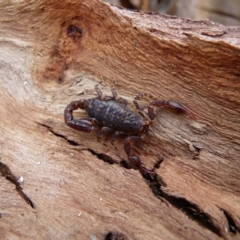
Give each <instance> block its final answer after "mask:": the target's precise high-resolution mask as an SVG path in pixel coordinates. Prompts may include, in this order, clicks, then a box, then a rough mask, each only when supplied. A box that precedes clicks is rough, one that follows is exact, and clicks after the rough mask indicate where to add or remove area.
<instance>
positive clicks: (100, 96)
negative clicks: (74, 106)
mask: <svg viewBox="0 0 240 240" xmlns="http://www.w3.org/2000/svg"><path fill="white" fill-rule="evenodd" d="M95 90H96V92H97V95H98V97H99V98H100V99H101V100H102V101H110V100H115V101H118V102H120V103H123V104H125V105H127V101H126V100H125V99H123V98H121V97H118V96H117V92H116V90H115V88H114V87H111V92H112V96H103V93H102V91H101V90H100V88H99V87H98V85H96V86H95Z"/></svg>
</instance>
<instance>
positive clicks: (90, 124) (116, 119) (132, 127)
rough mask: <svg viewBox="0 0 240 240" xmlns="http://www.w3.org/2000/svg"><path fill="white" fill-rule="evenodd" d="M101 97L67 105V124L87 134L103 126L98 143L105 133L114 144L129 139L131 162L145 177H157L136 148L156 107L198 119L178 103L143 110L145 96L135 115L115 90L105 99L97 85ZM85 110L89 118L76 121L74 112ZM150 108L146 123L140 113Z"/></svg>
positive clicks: (163, 102)
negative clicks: (121, 138)
mask: <svg viewBox="0 0 240 240" xmlns="http://www.w3.org/2000/svg"><path fill="white" fill-rule="evenodd" d="M95 91H96V92H97V97H94V98H90V99H82V100H78V101H73V102H71V103H70V104H68V105H67V107H66V108H65V111H64V120H65V123H66V124H67V125H68V126H69V127H71V128H73V129H76V130H79V131H83V132H91V130H92V129H93V128H94V126H95V125H97V126H98V127H100V131H99V133H98V140H100V138H101V136H102V135H103V134H112V141H114V139H115V138H116V137H126V138H125V140H124V150H125V152H126V154H127V157H128V160H129V162H130V163H131V164H132V165H133V167H134V168H135V169H138V170H139V171H140V172H141V173H142V175H150V176H155V172H154V171H152V170H148V169H147V168H145V167H144V166H143V165H142V163H141V160H140V158H139V157H138V156H136V155H134V154H132V148H133V145H136V146H137V145H138V144H139V143H140V142H141V141H142V139H143V137H144V136H145V135H146V133H147V132H148V130H149V127H150V126H151V125H152V124H153V120H154V118H155V116H156V114H155V111H154V108H155V107H167V108H170V109H173V110H176V111H177V112H180V113H184V114H186V115H188V116H189V117H190V118H192V119H194V114H193V113H192V112H191V111H190V110H189V109H188V108H186V107H184V106H183V105H181V104H180V103H178V102H175V101H171V100H170V101H166V100H161V99H159V100H154V101H152V102H150V103H149V104H148V106H147V107H144V108H141V107H140V106H139V105H138V103H137V100H140V99H141V98H142V97H143V95H142V94H139V95H137V96H136V97H135V98H134V101H133V103H134V105H135V107H136V108H137V110H139V111H138V112H135V111H133V110H131V109H130V108H129V107H128V106H127V104H128V103H127V101H126V100H125V99H123V98H121V97H118V95H117V92H116V91H115V89H114V88H113V87H112V88H111V92H112V96H103V93H102V91H101V90H100V88H99V87H98V85H96V86H95ZM79 108H80V109H85V111H86V112H87V113H88V117H86V118H82V119H75V118H74V117H73V111H74V110H77V109H79ZM145 108H147V114H148V118H149V119H148V120H147V121H146V120H144V119H143V117H142V116H141V115H140V114H139V112H140V111H142V110H143V109H145Z"/></svg>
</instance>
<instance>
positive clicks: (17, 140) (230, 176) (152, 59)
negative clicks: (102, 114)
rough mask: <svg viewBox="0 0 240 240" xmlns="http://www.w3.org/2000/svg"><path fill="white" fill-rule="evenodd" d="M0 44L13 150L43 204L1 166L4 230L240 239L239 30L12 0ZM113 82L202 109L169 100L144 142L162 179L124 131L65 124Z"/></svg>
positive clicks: (0, 9) (9, 235)
mask: <svg viewBox="0 0 240 240" xmlns="http://www.w3.org/2000/svg"><path fill="white" fill-rule="evenodd" d="M69 26H76V27H78V28H81V29H82V34H80V33H75V34H74V35H72V36H69V32H68V31H67V30H68V27H69ZM0 44H1V45H0V88H1V89H0V96H1V103H0V111H1V124H0V133H1V134H0V143H1V151H0V154H1V156H0V157H1V160H0V161H1V162H2V163H4V164H6V165H7V166H8V167H9V168H10V170H11V172H12V173H13V174H14V175H15V176H17V177H20V176H23V178H24V183H23V184H21V186H22V187H23V191H24V192H25V193H26V194H27V196H28V197H29V198H30V199H31V200H32V201H33V203H34V204H35V206H36V208H35V209H33V208H31V206H30V205H28V204H27V203H26V202H25V201H24V200H23V199H22V198H21V197H20V196H19V194H18V193H19V192H17V191H16V190H15V189H14V185H12V183H11V182H9V181H7V180H9V179H11V178H10V177H9V176H6V172H4V169H0V170H1V173H2V175H3V176H5V177H6V178H3V177H1V178H0V181H1V184H0V196H1V198H0V238H1V239H18V238H19V239H20V238H21V239H33V238H34V239H105V237H106V236H107V237H106V239H114V237H115V239H239V238H240V235H239V231H240V191H239V189H240V174H239V173H240V162H239V155H240V108H239V106H240V28H238V27H224V26H222V25H218V24H215V23H213V22H209V21H190V20H186V19H180V18H176V17H170V16H167V15H158V14H151V13H142V12H132V11H128V10H124V9H121V8H117V7H113V6H110V5H108V4H104V3H102V2H100V1H97V0H92V1H88V0H82V1H53V0H52V1H28V3H26V2H24V1H2V2H1V3H0ZM100 82H101V85H100V86H101V88H102V89H103V91H104V93H108V94H109V92H110V91H109V88H110V86H111V84H113V82H115V88H116V90H117V91H118V93H119V95H121V96H122V97H124V98H126V99H127V100H128V101H129V102H131V101H132V99H133V97H134V96H135V95H137V94H138V93H147V94H151V95H153V96H155V97H156V98H159V99H174V100H176V101H178V102H180V103H182V104H184V105H186V106H187V107H188V108H189V109H191V110H192V111H193V112H194V113H195V115H196V120H195V121H193V120H191V119H189V118H188V117H186V116H184V115H178V114H175V113H173V112H171V111H167V110H161V111H160V110H158V111H157V118H156V121H155V124H154V125H153V127H152V128H151V130H150V131H149V134H148V136H147V137H146V138H145V140H144V142H143V147H144V149H145V150H146V151H141V150H139V156H140V158H141V160H142V162H143V163H144V165H145V166H146V167H147V168H150V169H151V168H154V167H155V171H156V173H157V174H158V176H159V179H158V180H157V181H153V182H150V181H147V180H146V179H144V178H143V177H142V176H141V174H140V173H139V171H137V170H134V169H128V168H126V167H124V166H125V165H126V164H123V162H124V160H123V159H125V160H126V159H127V158H126V154H125V152H124V150H123V140H122V139H119V140H117V141H116V143H115V145H114V146H112V145H111V143H110V141H109V139H106V140H104V139H103V140H102V142H100V143H99V142H98V141H97V140H96V135H97V130H96V131H93V132H91V133H89V134H87V133H83V132H78V131H75V130H72V129H70V128H69V127H67V126H66V125H65V124H64V122H63V111H64V108H65V106H66V105H67V104H68V103H69V102H71V101H73V100H78V99H84V98H89V97H92V96H95V93H94V91H93V88H94V86H95V85H96V84H98V83H100ZM84 116H86V114H85V113H84V112H83V111H79V112H77V113H76V114H75V117H76V118H81V117H84ZM162 160H163V161H162ZM160 161H162V163H161V164H160ZM159 165H160V166H159ZM0 166H3V165H0ZM117 237H118V238H117Z"/></svg>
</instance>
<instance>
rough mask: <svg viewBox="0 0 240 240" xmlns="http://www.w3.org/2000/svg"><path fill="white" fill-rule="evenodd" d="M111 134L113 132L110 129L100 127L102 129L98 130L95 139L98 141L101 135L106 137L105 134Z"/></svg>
mask: <svg viewBox="0 0 240 240" xmlns="http://www.w3.org/2000/svg"><path fill="white" fill-rule="evenodd" d="M113 133H114V131H113V130H112V129H111V128H108V127H102V128H101V129H100V131H99V133H98V137H97V139H98V141H100V140H101V137H102V135H103V134H104V135H107V134H113Z"/></svg>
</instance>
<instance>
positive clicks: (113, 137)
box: [111, 131, 127, 144]
mask: <svg viewBox="0 0 240 240" xmlns="http://www.w3.org/2000/svg"><path fill="white" fill-rule="evenodd" d="M126 136H127V133H125V132H120V131H117V132H114V134H113V135H112V139H111V143H112V144H114V142H115V140H116V138H117V137H126Z"/></svg>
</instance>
